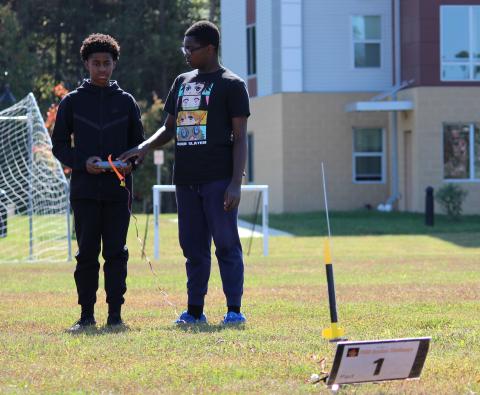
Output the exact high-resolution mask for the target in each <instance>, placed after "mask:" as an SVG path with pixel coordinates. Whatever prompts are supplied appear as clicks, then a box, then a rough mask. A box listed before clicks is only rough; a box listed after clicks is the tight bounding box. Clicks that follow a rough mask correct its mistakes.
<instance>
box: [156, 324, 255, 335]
mask: <svg viewBox="0 0 480 395" xmlns="http://www.w3.org/2000/svg"><path fill="white" fill-rule="evenodd" d="M165 329H168V330H175V331H182V332H189V333H217V332H222V331H224V330H227V329H233V330H237V331H243V330H245V324H236V325H223V324H190V325H189V324H183V325H174V326H171V327H168V328H165Z"/></svg>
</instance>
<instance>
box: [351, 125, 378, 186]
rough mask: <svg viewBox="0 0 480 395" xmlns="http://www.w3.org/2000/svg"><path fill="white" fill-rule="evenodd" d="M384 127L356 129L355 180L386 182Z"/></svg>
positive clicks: (354, 146)
mask: <svg viewBox="0 0 480 395" xmlns="http://www.w3.org/2000/svg"><path fill="white" fill-rule="evenodd" d="M383 134H384V133H383V129H379V128H371V129H370V128H369V129H366V128H365V129H354V131H353V181H354V182H369V183H376V182H377V183H378V182H384V181H385V176H384V168H385V154H384V152H385V147H384V142H383Z"/></svg>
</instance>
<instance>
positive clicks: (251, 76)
mask: <svg viewBox="0 0 480 395" xmlns="http://www.w3.org/2000/svg"><path fill="white" fill-rule="evenodd" d="M251 27H254V28H255V41H256V39H257V24H256V23H250V24H249V25H247V28H246V31H245V33H246V32H248V29H249V28H251ZM248 45H249V43H248V40H247V78H255V77H256V76H257V64H256V63H257V62H256V61H257V54H256V53H255V73H254V74H248V68H249V64H248V57H249V47H248ZM256 50H257V43H255V52H256Z"/></svg>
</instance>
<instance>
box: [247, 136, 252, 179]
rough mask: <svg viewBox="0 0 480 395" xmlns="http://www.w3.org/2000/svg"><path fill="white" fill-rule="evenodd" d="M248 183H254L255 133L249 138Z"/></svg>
mask: <svg viewBox="0 0 480 395" xmlns="http://www.w3.org/2000/svg"><path fill="white" fill-rule="evenodd" d="M247 153H248V156H247V182H248V183H249V184H251V183H253V133H248V136H247Z"/></svg>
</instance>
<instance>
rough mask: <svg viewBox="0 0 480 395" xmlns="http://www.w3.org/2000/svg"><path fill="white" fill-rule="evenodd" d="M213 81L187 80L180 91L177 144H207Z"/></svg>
mask: <svg viewBox="0 0 480 395" xmlns="http://www.w3.org/2000/svg"><path fill="white" fill-rule="evenodd" d="M212 88H213V83H208V84H207V83H204V82H187V83H184V84H182V85H181V86H180V89H179V92H178V114H177V146H182V145H203V144H207V114H208V103H209V100H210V93H211V91H212Z"/></svg>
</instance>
